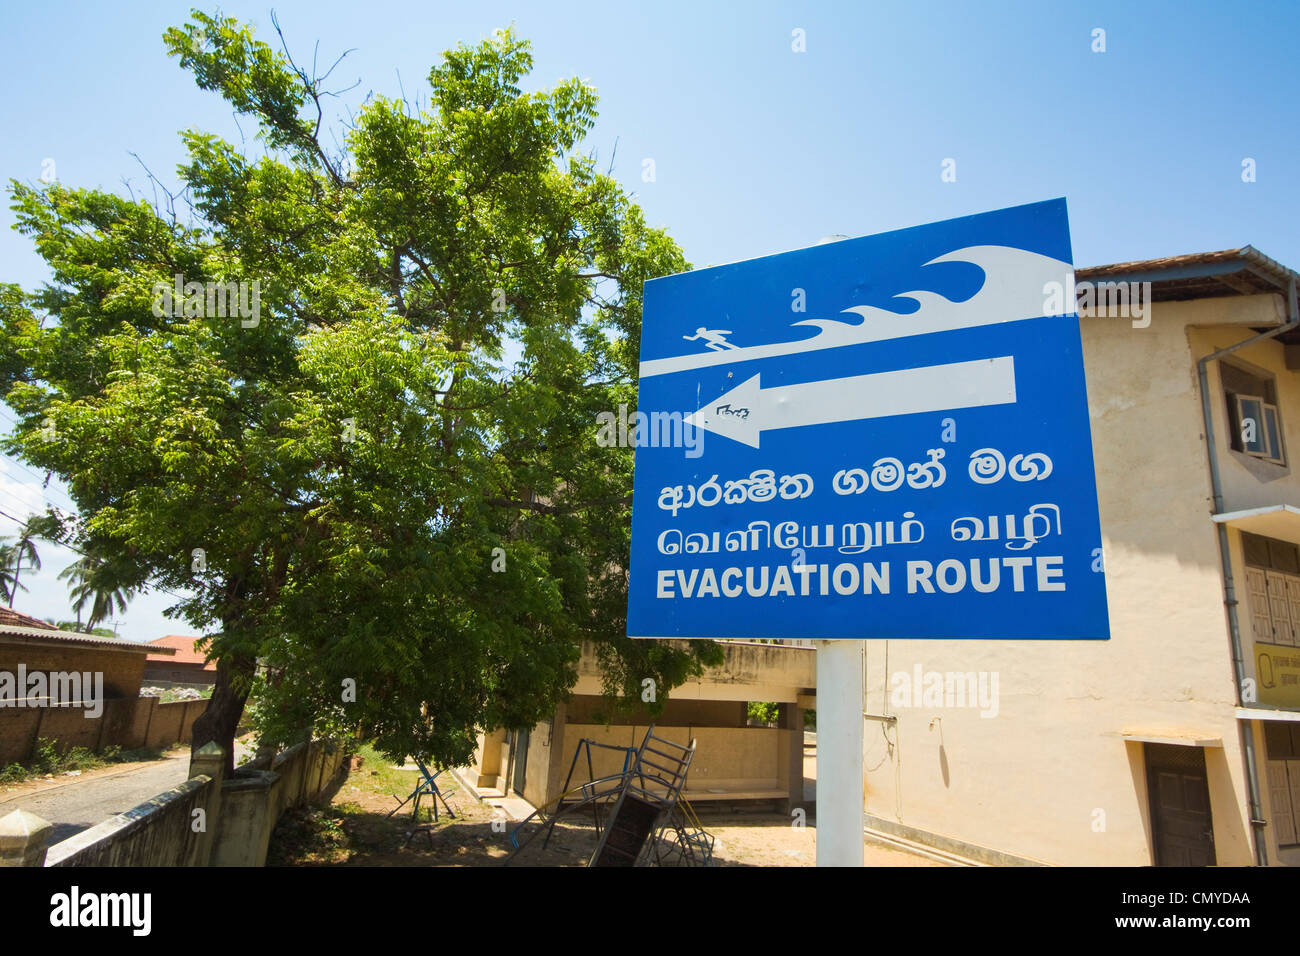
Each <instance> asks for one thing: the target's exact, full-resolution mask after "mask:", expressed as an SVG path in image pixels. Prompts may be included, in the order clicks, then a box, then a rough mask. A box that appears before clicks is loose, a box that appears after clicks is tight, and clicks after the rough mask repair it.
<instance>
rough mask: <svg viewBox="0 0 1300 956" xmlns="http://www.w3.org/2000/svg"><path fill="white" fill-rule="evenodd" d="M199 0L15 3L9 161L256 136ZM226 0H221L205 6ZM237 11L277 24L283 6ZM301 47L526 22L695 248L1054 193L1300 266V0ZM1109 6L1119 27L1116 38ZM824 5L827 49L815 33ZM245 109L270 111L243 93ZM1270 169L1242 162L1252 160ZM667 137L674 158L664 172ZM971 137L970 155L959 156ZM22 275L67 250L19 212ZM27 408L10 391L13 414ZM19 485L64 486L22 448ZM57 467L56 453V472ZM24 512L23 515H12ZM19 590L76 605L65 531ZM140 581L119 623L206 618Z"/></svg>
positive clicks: (573, 10) (390, 89)
mask: <svg viewBox="0 0 1300 956" xmlns="http://www.w3.org/2000/svg"><path fill="white" fill-rule="evenodd" d="M189 7H190V4H187V3H163V2H136V3H123V4H100V3H57V2H55V3H43V4H14V5H11V6H10V7H9V8H8V9H7V10H6V12H5V15H4V22H5V27H6V30H5V32H6V34H7V35H8V37H9V41H8V42H7V43H6V50H5V57H4V58H3V59H0V89H3V90H4V91H5V96H4V98H3V101H2V102H0V111H2V113H3V127H4V129H5V136H4V138H3V140H0V174H3V176H4V178H5V179H8V178H16V179H20V180H26V181H33V182H34V181H37V180H38V179H39V177H40V176H41V172H42V162H43V161H44V160H46V159H53V160H54V163H55V166H54V169H55V172H56V175H57V177H58V179H59V180H60V181H61V182H63V183H64V184H66V185H70V186H86V187H98V188H101V189H115V190H118V189H123V188H124V187H123V186H122V181H123V179H127V180H129V181H131V183H132V184H133V185H134V186H135V187H136V189H137V192H138V191H139V190H140V189H141V188H143V186H144V176H143V173H142V171H141V169H140V167H139V166H138V165H137V163H136V161H135V160H134V159H133V158H132V157H131V155H130V153H132V152H135V153H137V154H139V156H140V157H141V159H143V160H144V161H145V162H146V163H147V164H148V165H149V166H150V168H151V169H153V171H154V172H155V173H156V174H158V175H159V176H161V177H163V178H169V177H170V176H171V175H172V171H173V170H174V168H175V167H176V165H177V164H178V163H179V162H180V161H181V160H182V159H183V154H182V152H181V150H180V144H179V140H178V138H177V136H176V132H177V130H179V129H182V128H184V127H195V128H199V129H204V130H209V131H214V132H218V133H220V134H223V135H225V136H227V137H228V138H231V139H234V140H235V141H238V139H239V135H240V134H239V130H238V127H237V126H236V124H235V121H234V119H233V117H232V115H231V111H230V109H229V108H228V107H227V106H225V105H224V103H223V102H222V101H221V100H219V99H218V98H217V97H215V96H214V95H212V94H209V93H204V92H202V91H201V90H199V89H197V87H195V86H194V84H193V83H192V82H191V81H190V79H189V77H188V75H187V74H184V73H182V72H181V71H180V69H179V68H178V67H177V65H176V62H175V61H174V60H172V59H169V58H168V57H166V56H165V55H164V53H163V46H162V42H161V39H160V37H161V34H162V32H163V30H164V29H165V28H166V27H167V26H169V25H172V24H178V23H181V22H183V21H184V20H185V19H186V18H187V16H188V10H189ZM205 9H211V8H206V7H205ZM221 9H222V12H223V13H225V14H226V15H229V16H235V17H238V18H240V19H243V20H247V21H249V22H251V23H253V24H254V25H255V26H256V27H257V28H258V32H259V35H261V36H262V37H263V38H265V39H268V40H273V39H274V37H273V32H272V27H271V18H270V10H271V7H270V6H268V5H266V4H263V3H256V2H245V0H238V2H230V0H227V2H225V3H223V4H222V7H221ZM275 10H276V12H277V15H278V17H279V20H280V23H281V26H282V27H283V28H284V30H285V34H286V36H287V37H288V40H289V43H290V49H291V51H292V52H293V53H294V56H295V58H296V59H298V60H299V62H300V63H301V62H304V61H306V62H309V61H310V59H311V56H312V50H313V46H314V45H315V43H316V41H318V40H319V41H320V53H319V58H320V60H321V62H322V63H325V64H327V63H330V62H332V61H333V60H334V58H335V57H336V56H337V55H338V54H339V53H341V52H342V51H344V50H346V49H349V48H355V50H356V52H354V53H353V54H351V55H350V56H349V57H348V58H347V59H346V60H345V61H344V63H343V64H342V65H341V66H340V67H339V69H338V70H337V71H336V73H335V74H334V79H337V80H338V81H339V86H346V85H348V84H350V83H352V82H353V81H354V80H357V79H358V78H359V79H360V80H361V84H360V86H359V87H358V88H357V89H355V90H354V91H352V92H351V93H349V94H347V95H346V96H345V98H344V100H343V102H344V103H345V104H351V105H353V106H354V107H355V106H356V105H357V104H359V103H360V102H361V101H362V100H363V99H364V98H365V95H366V93H367V92H368V91H370V90H374V91H375V92H376V93H383V94H387V95H394V96H395V95H398V94H399V93H400V88H399V85H398V76H399V74H400V77H401V81H402V84H403V85H404V87H405V91H406V93H407V95H408V96H409V97H411V98H412V99H414V98H415V97H416V96H417V95H420V94H422V93H423V91H424V89H426V87H425V81H424V78H425V76H426V75H427V73H428V70H429V67H430V65H432V63H434V62H435V61H436V60H437V58H438V57H439V55H440V53H441V52H442V51H443V50H444V49H446V48H447V47H449V46H452V45H454V44H455V43H456V42H458V41H461V40H464V41H469V42H473V41H477V40H478V39H481V38H482V37H484V36H486V35H487V34H489V33H491V31H492V30H494V29H496V28H498V27H501V26H505V25H508V24H510V23H513V24H515V26H516V28H517V29H518V31H519V32H520V33H521V34H522V35H523V36H525V37H527V38H529V39H530V40H531V41H532V42H533V44H534V54H535V61H536V62H535V70H534V73H533V77H532V80H533V84H534V85H535V86H538V87H541V86H549V85H551V84H553V83H554V82H555V81H556V80H557V79H559V78H561V77H567V76H574V75H576V76H580V77H583V78H588V79H590V80H591V81H592V82H593V83H594V84H595V85H596V87H597V88H598V90H599V91H600V97H601V103H600V107H601V116H600V120H599V122H598V124H597V126H596V129H595V130H594V132H593V134H592V136H591V138H590V140H589V144H590V145H592V146H595V147H597V148H598V150H599V153H600V156H601V158H602V163H603V164H607V163H608V161H609V157H610V156H611V154H612V152H613V147H614V144H615V142H616V141H617V144H618V152H617V158H616V164H615V167H614V173H615V175H616V176H618V178H619V179H620V180H621V181H622V182H623V183H624V184H625V185H626V187H627V188H628V189H629V190H631V191H633V192H634V193H635V194H636V197H637V199H638V200H639V202H640V203H641V205H642V207H643V208H644V209H645V211H646V214H647V218H648V219H649V221H650V222H652V223H654V224H658V225H663V226H666V227H667V228H668V230H669V231H670V232H671V234H672V235H673V236H674V237H675V238H676V239H677V241H678V242H679V243H681V245H682V246H683V248H684V249H685V250H686V255H687V257H688V258H689V259H690V260H691V261H692V262H693V263H694V264H695V265H698V266H703V265H710V264H715V263H722V262H729V261H733V260H737V259H747V258H752V257H754V256H760V255H765V254H768V253H772V252H778V251H782V250H786V249H793V248H798V247H800V246H805V245H809V244H811V243H814V242H816V241H817V240H818V239H820V238H822V237H823V236H826V235H829V234H835V233H838V234H844V235H850V236H854V235H865V234H869V233H875V232H881V231H884V230H888V229H895V228H901V227H904V226H909V225H915V224H918V223H923V222H930V221H934V220H939V219H947V218H951V217H954V216H962V215H967V214H970V213H975V212H980V211H984V210H989V209H996V208H999V207H1002V206H1009V205H1015V204H1019V203H1025V202H1033V201H1037V200H1041V199H1048V198H1052V197H1056V196H1065V197H1066V198H1067V199H1068V200H1069V206H1070V219H1071V227H1072V234H1073V241H1074V259H1075V263H1076V264H1078V265H1097V264H1101V263H1108V262H1119V261H1124V260H1129V259H1142V258H1151V257H1155V256H1167V255H1176V254H1179V253H1187V252H1198V251H1205V250H1210V249H1226V248H1232V247H1237V246H1241V245H1245V244H1247V243H1250V244H1252V245H1254V246H1256V247H1257V248H1258V249H1260V250H1261V251H1263V252H1265V253H1266V254H1268V255H1270V256H1272V257H1273V258H1275V259H1277V260H1279V261H1281V262H1282V263H1283V264H1285V265H1288V266H1290V267H1292V268H1300V231H1297V229H1296V228H1295V223H1296V222H1297V221H1300V189H1297V182H1300V132H1297V128H1296V123H1295V122H1294V117H1295V115H1296V105H1295V92H1296V90H1297V88H1298V86H1300V84H1297V82H1296V79H1295V65H1294V64H1295V56H1294V52H1293V49H1292V47H1293V42H1292V39H1291V38H1292V37H1294V36H1295V35H1296V33H1297V27H1300V6H1297V5H1296V4H1293V3H1283V2H1255V3H1252V4H1250V5H1249V7H1248V8H1241V7H1233V6H1232V5H1228V4H1222V3H1207V2H1180V3H1146V2H1144V3H1141V4H1136V3H1131V2H1122V3H1087V4H1084V3H1076V4H1059V3H1050V4H1044V3H1004V2H998V3H982V4H972V3H964V2H962V3H958V2H946V3H915V2H912V3H871V4H863V3H854V2H844V3H812V4H809V3H802V4H796V3H743V4H742V3H726V4H723V3H707V2H699V0H697V2H693V3H675V2H664V0H656V2H654V3H644V4H635V5H634V4H617V3H608V2H605V3H595V2H593V3H556V2H536V0H534V2H524V0H518V2H515V3H474V4H467V3H464V2H463V0H462V2H456V3H426V2H407V3H388V2H380V0H370V2H366V3H356V2H348V3H343V2H336V0H318V2H310V3H306V2H281V3H277V4H276V5H275ZM1096 28H1101V29H1104V30H1105V31H1106V32H1105V43H1106V51H1105V52H1104V53H1096V52H1093V49H1092V47H1093V43H1094V40H1093V30H1094V29H1096ZM796 29H801V30H803V31H804V35H805V38H806V39H805V43H806V51H805V52H802V53H796V52H794V51H793V50H792V42H793V41H792V31H794V30H796ZM243 128H244V130H245V131H246V132H247V133H249V134H250V135H251V132H252V127H251V124H249V123H248V122H247V121H244V123H243ZM1247 157H1249V158H1252V159H1254V160H1255V162H1256V169H1257V181H1256V182H1253V183H1244V182H1242V178H1241V172H1242V160H1243V159H1244V158H1247ZM646 158H650V159H653V160H654V164H655V181H654V182H644V181H642V161H643V160H644V159H646ZM945 159H952V160H954V161H955V169H956V176H957V179H956V182H943V181H942V180H941V177H940V173H941V164H942V163H943V161H944V160H945ZM0 218H2V220H3V225H4V227H5V228H4V229H0V262H2V263H3V266H2V267H0V281H10V282H19V283H22V284H24V285H26V286H32V285H35V284H37V283H39V282H40V281H41V280H42V279H43V278H44V277H45V275H46V271H45V269H44V266H43V263H42V262H41V260H40V259H39V258H38V257H37V256H36V255H35V253H34V252H33V250H32V247H31V245H30V243H29V241H28V240H27V239H26V238H24V237H23V236H20V235H18V234H17V233H15V232H13V231H12V230H11V229H10V228H8V227H9V226H11V225H12V223H13V216H12V214H11V213H10V212H9V210H8V209H7V208H6V209H5V210H4V211H3V213H0ZM6 417H12V413H11V412H9V410H8V409H7V408H5V407H3V406H0V429H3V428H5V427H6V426H5V422H4V419H5V418H6ZM0 468H3V471H0V510H3V511H7V512H9V513H11V514H17V515H19V516H20V517H21V516H23V515H24V514H25V513H26V512H27V511H28V510H31V509H32V508H34V507H38V506H39V502H40V499H41V498H42V496H46V497H50V499H51V500H54V501H56V502H58V501H62V500H65V499H63V498H62V495H61V493H60V489H59V488H58V487H57V485H56V484H53V485H52V486H51V489H50V490H48V491H42V490H41V488H40V487H39V482H38V481H37V480H36V479H35V478H34V477H33V476H32V475H30V474H27V473H25V472H24V471H22V470H21V468H20V467H19V466H18V465H16V464H15V463H13V462H11V461H6V460H2V459H0ZM42 477H43V476H42ZM13 527H14V526H13V524H12V523H11V522H8V521H6V520H4V519H0V533H9V532H10V531H11V530H12V528H13ZM43 553H44V555H45V568H44V570H43V571H42V572H41V574H40V575H38V576H37V577H36V578H34V579H32V580H31V582H30V583H31V584H32V590H31V592H30V593H29V594H23V595H20V596H19V598H18V600H17V602H16V603H15V607H16V608H18V609H21V610H25V611H27V612H28V613H34V614H36V615H38V616H41V617H44V616H55V617H65V616H66V617H70V616H71V613H70V611H68V609H67V600H66V591H65V589H64V587H63V585H62V584H61V583H60V582H58V581H56V580H55V575H56V574H57V572H58V571H60V570H62V568H63V567H64V566H65V565H66V564H68V563H69V562H70V561H71V560H72V556H71V555H69V554H68V553H67V552H62V553H60V552H57V551H56V550H55V549H53V548H51V547H48V546H47V547H46V548H45V549H44V551H43ZM169 603H170V600H169V599H168V598H166V597H165V596H162V595H149V596H146V597H144V598H141V599H139V600H137V602H136V603H135V604H134V605H133V606H132V608H131V610H130V611H128V612H127V614H126V615H125V616H124V618H123V619H122V621H121V633H122V634H123V636H125V637H129V638H131V639H135V640H149V639H152V638H154V637H158V636H161V635H162V634H165V633H169V632H186V631H187V625H185V624H184V623H183V622H177V621H168V620H167V619H165V618H164V617H163V616H162V613H161V612H162V609H163V608H165V607H166V606H167V605H168V604H169Z"/></svg>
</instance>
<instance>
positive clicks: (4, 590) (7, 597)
mask: <svg viewBox="0 0 1300 956" xmlns="http://www.w3.org/2000/svg"><path fill="white" fill-rule="evenodd" d="M15 553H16V549H15V548H14V546H13V545H12V544H0V600H3V601H7V602H8V603H9V606H10V607H13V606H14V594H16V593H17V592H18V587H19V585H18V575H17V574H16V573H14V570H13V564H14V555H15ZM23 590H27V588H26V587H25V586H24V587H23Z"/></svg>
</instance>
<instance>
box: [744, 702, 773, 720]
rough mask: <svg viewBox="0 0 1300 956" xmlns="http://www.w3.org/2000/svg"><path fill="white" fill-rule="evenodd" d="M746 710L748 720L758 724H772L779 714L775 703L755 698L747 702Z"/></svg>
mask: <svg viewBox="0 0 1300 956" xmlns="http://www.w3.org/2000/svg"><path fill="white" fill-rule="evenodd" d="M747 712H748V715H749V719H750V720H752V721H754V722H755V723H760V724H774V723H776V720H777V717H778V716H779V714H780V711H779V709H778V705H777V704H774V703H770V702H766V701H757V700H751V701H750V702H749V704H748V708H747Z"/></svg>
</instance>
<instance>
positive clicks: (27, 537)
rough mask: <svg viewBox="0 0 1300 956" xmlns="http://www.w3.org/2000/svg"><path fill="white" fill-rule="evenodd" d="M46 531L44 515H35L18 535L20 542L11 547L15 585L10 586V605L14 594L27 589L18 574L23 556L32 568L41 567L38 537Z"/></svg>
mask: <svg viewBox="0 0 1300 956" xmlns="http://www.w3.org/2000/svg"><path fill="white" fill-rule="evenodd" d="M45 531H46V520H45V519H44V517H43V516H42V515H33V516H32V517H30V518H28V519H27V521H26V522H24V524H23V527H22V532H21V533H20V534H19V535H18V543H17V544H15V545H12V546H11V547H10V548H9V551H10V552H11V555H12V557H11V558H10V560H12V561H13V566H14V570H13V587H11V588H9V589H8V591H9V606H10V607H13V606H14V596H15V595H16V594H17V593H18V592H19V591H20V590H22V591H26V590H27V588H26V586H24V585H22V584H19V583H18V576H19V574H20V572H21V571H22V567H23V558H26V559H27V563H28V564H29V565H31V567H32V570H34V571H39V570H40V569H41V556H40V555H39V554H37V553H36V539H37V538H38V537H44V536H45Z"/></svg>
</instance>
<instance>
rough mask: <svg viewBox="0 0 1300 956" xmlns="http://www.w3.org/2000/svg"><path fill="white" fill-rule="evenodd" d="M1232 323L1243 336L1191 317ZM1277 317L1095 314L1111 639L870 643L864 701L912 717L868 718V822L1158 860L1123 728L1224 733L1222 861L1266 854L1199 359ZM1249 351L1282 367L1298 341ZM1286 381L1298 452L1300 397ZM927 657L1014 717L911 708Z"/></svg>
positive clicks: (1032, 855) (1215, 787)
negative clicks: (991, 682) (1225, 585)
mask: <svg viewBox="0 0 1300 956" xmlns="http://www.w3.org/2000/svg"><path fill="white" fill-rule="evenodd" d="M1227 317H1231V318H1232V319H1234V320H1235V321H1238V322H1239V323H1241V324H1242V325H1243V327H1242V328H1241V329H1240V331H1235V330H1232V329H1228V330H1217V329H1216V330H1209V329H1189V328H1188V326H1189V325H1194V324H1202V323H1206V322H1214V321H1224V320H1225V318H1227ZM1276 321H1277V313H1276V299H1275V298H1274V297H1271V296H1255V297H1250V298H1248V299H1241V298H1236V299H1230V300H1227V299H1225V300H1214V301H1212V302H1190V303H1158V304H1156V305H1155V306H1154V307H1153V311H1152V321H1151V325H1150V327H1148V328H1145V329H1134V328H1132V326H1131V324H1130V321H1129V320H1128V319H1106V318H1086V317H1085V318H1083V319H1082V320H1081V329H1082V338H1083V346H1084V356H1085V366H1086V374H1087V385H1088V396H1089V412H1090V417H1091V420H1092V434H1093V449H1094V454H1095V458H1096V478H1097V488H1098V496H1099V505H1100V511H1101V525H1102V535H1103V540H1102V541H1101V542H1100V544H1101V546H1102V547H1103V549H1104V556H1105V568H1106V576H1107V595H1108V602H1109V608H1110V624H1111V640H1110V641H1108V642H1094V641H1080V642H1043V643H1033V642H1023V641H1022V642H1014V643H1011V642H1008V643H1005V644H1003V643H996V642H978V643H976V642H970V643H966V642H960V641H871V642H867V646H866V647H865V649H864V650H865V653H866V667H867V670H866V673H867V707H866V709H867V711H868V712H870V713H872V714H895V715H897V723H896V724H893V723H891V722H889V721H885V720H876V719H868V720H867V721H866V728H865V731H866V736H865V745H864V746H865V767H866V781H865V789H866V797H865V806H866V811H867V813H868V815H869V816H870V817H875V818H879V819H881V820H885V821H888V822H891V823H898V824H903V825H905V826H907V827H912V828H916V829H917V830H920V831H925V832H931V833H937V834H941V835H945V836H950V837H954V838H957V839H959V840H962V841H965V842H967V843H973V844H977V845H981V846H985V847H989V848H992V849H995V850H998V851H1001V852H1003V853H1008V854H1012V855H1015V856H1018V857H1023V858H1026V859H1030V860H1039V861H1045V862H1051V863H1062V864H1076V865H1102V864H1119V865H1145V864H1149V863H1151V862H1152V855H1151V835H1150V821H1149V819H1148V809H1147V788H1146V780H1145V770H1144V764H1143V745H1142V744H1141V743H1133V742H1126V741H1125V740H1124V739H1123V738H1121V737H1120V736H1118V735H1119V734H1121V733H1125V732H1129V733H1134V732H1137V733H1144V734H1152V733H1164V734H1168V735H1172V736H1175V737H1180V736H1181V737H1191V736H1198V737H1203V738H1209V739H1216V738H1217V740H1219V741H1221V746H1218V747H1212V748H1207V750H1206V764H1207V772H1208V777H1209V785H1210V796H1211V803H1212V807H1213V819H1214V831H1215V833H1214V836H1215V848H1216V853H1217V858H1218V862H1219V863H1220V864H1248V863H1250V862H1252V860H1253V855H1252V852H1251V845H1250V834H1249V825H1248V819H1249V813H1248V808H1247V806H1246V805H1245V803H1246V800H1245V793H1246V787H1245V781H1244V769H1243V766H1242V759H1241V748H1240V738H1239V734H1238V728H1237V722H1236V719H1235V717H1234V715H1233V710H1234V706H1235V700H1236V698H1235V689H1234V686H1233V673H1232V663H1231V656H1230V654H1229V645H1228V637H1227V628H1226V619H1225V613H1224V607H1223V591H1222V574H1221V571H1220V565H1219V558H1218V551H1217V540H1216V535H1215V530H1214V526H1213V523H1212V522H1211V521H1210V513H1211V501H1210V484H1209V474H1208V468H1207V464H1206V456H1205V449H1204V444H1203V440H1202V431H1203V428H1202V423H1201V411H1200V401H1199V390H1198V386H1197V382H1196V366H1195V358H1196V357H1197V356H1199V355H1200V354H1204V352H1205V351H1206V350H1208V349H1209V348H1211V347H1218V346H1219V345H1224V344H1229V343H1230V342H1235V341H1239V340H1240V339H1241V338H1242V337H1244V336H1245V335H1247V334H1250V333H1249V329H1248V328H1246V327H1245V325H1246V324H1247V323H1250V322H1254V323H1256V324H1259V325H1270V324H1275V323H1276ZM1250 355H1251V357H1252V361H1255V362H1256V364H1259V365H1265V366H1267V367H1278V368H1281V360H1282V349H1281V347H1280V346H1274V347H1273V348H1271V349H1270V348H1259V349H1256V350H1252V351H1251V353H1250ZM1270 363H1272V364H1270ZM1284 380H1285V395H1280V396H1279V399H1280V402H1286V403H1290V402H1294V404H1291V405H1290V408H1292V409H1294V413H1292V414H1287V411H1285V410H1284V411H1283V419H1284V426H1285V428H1286V430H1287V434H1288V446H1289V447H1290V448H1294V449H1296V450H1297V451H1300V436H1296V437H1294V438H1293V437H1291V431H1292V430H1293V429H1294V427H1295V426H1296V425H1298V424H1300V394H1293V392H1294V391H1295V390H1294V389H1293V387H1292V386H1293V382H1292V381H1291V376H1290V375H1289V373H1284V372H1283V373H1280V374H1279V377H1278V385H1279V390H1280V391H1282V389H1283V387H1284V385H1283V383H1284ZM1213 387H1215V388H1216V389H1217V387H1218V382H1217V378H1215V379H1214V380H1213ZM1219 404H1222V403H1221V402H1216V405H1219ZM1222 433H1223V432H1222V425H1220V426H1219V434H1220V435H1222ZM1228 470H1230V469H1225V471H1228ZM1248 479H1249V480H1248ZM1226 483H1227V484H1228V487H1229V502H1228V506H1229V507H1230V508H1242V507H1252V506H1254V505H1255V504H1263V503H1276V501H1277V496H1278V494H1279V493H1284V494H1287V495H1289V496H1290V500H1292V501H1297V500H1300V495H1296V493H1295V491H1296V490H1297V489H1294V488H1293V487H1292V486H1291V485H1290V483H1289V479H1288V481H1287V484H1286V486H1285V488H1286V490H1285V491H1284V492H1283V491H1282V487H1281V486H1278V485H1277V482H1274V483H1273V486H1274V487H1272V488H1262V489H1261V488H1260V487H1259V483H1258V481H1257V480H1256V479H1255V478H1254V477H1253V476H1252V475H1251V474H1250V472H1249V471H1248V470H1247V466H1243V467H1242V468H1241V469H1240V470H1239V472H1236V471H1234V472H1233V473H1232V474H1231V475H1230V477H1229V480H1228V481H1227V482H1226ZM918 664H919V665H920V666H921V667H922V670H923V671H939V672H946V671H958V672H967V671H976V672H979V671H986V672H989V673H990V674H993V673H996V674H997V675H998V686H999V698H1000V699H999V706H998V712H997V715H996V716H988V717H981V716H980V712H979V710H978V709H976V708H942V707H925V706H920V707H916V706H895V705H894V704H892V703H891V702H890V699H889V689H890V677H891V675H893V674H896V673H898V672H908V673H912V672H914V668H915V667H916V665H918ZM935 718H938V720H937V721H936V720H935Z"/></svg>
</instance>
